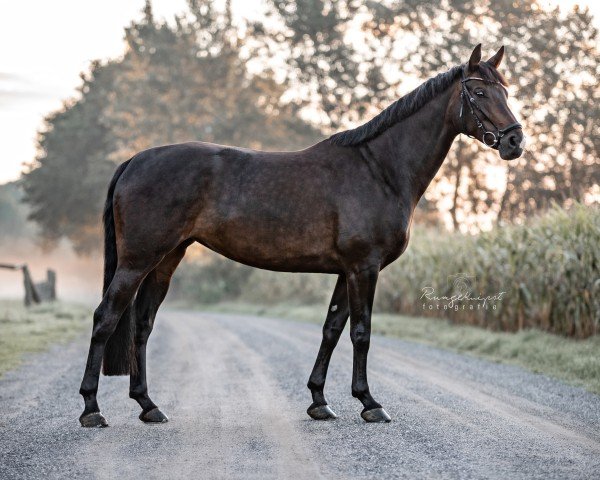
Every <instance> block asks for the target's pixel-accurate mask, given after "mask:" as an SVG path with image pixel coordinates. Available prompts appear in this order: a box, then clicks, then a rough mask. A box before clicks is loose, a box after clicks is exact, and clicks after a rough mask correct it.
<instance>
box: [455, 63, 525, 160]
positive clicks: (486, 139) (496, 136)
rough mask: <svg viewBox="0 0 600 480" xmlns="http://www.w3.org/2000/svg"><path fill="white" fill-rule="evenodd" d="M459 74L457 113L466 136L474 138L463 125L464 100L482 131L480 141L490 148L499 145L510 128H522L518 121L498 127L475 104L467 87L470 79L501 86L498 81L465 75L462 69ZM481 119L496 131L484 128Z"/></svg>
mask: <svg viewBox="0 0 600 480" xmlns="http://www.w3.org/2000/svg"><path fill="white" fill-rule="evenodd" d="M461 76H462V79H461V81H460V86H461V90H460V114H459V116H460V118H461V121H462V127H463V133H464V134H465V135H467V136H468V137H471V138H475V137H473V136H472V135H469V134H468V133H467V128H466V125H465V117H464V116H463V107H464V105H465V102H466V104H467V106H468V107H469V110H470V112H471V115H472V116H473V118H474V119H475V123H476V124H477V127H478V128H480V129H481V130H482V131H483V135H482V137H481V140H482V142H483V143H484V144H485V145H487V146H488V147H490V148H495V149H497V148H498V146H499V145H500V139H501V138H502V137H503V136H504V135H506V134H507V133H508V132H511V131H512V130H516V129H517V128H523V127H522V125H521V124H520V123H519V122H516V123H511V124H510V125H508V126H507V127H505V128H498V126H497V125H496V124H495V123H494V122H493V120H492V119H491V118H490V117H489V116H488V115H487V114H486V113H485V112H484V111H483V109H482V108H481V107H480V106H479V105H478V104H477V102H476V101H475V98H474V97H473V95H472V94H471V91H470V90H469V88H468V87H467V82H470V81H471V80H479V81H481V82H484V83H491V84H496V85H501V86H502V87H503V85H502V84H501V83H500V82H497V81H495V80H487V79H485V78H479V77H465V72H464V71H463V72H462V73H461ZM477 112H479V113H480V114H481V115H482V116H483V120H482V119H481V118H479V115H477ZM483 121H487V122H488V123H490V124H491V125H492V126H493V127H494V129H495V130H496V132H492V131H491V130H488V129H486V128H485V126H484V125H483Z"/></svg>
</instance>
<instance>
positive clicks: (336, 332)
mask: <svg viewBox="0 0 600 480" xmlns="http://www.w3.org/2000/svg"><path fill="white" fill-rule="evenodd" d="M341 333H342V329H341V328H339V327H324V328H323V342H325V344H326V345H328V346H335V345H336V343H337V341H338V339H339V338H340V335H341Z"/></svg>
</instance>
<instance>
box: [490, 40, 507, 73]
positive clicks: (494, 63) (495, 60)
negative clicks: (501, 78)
mask: <svg viewBox="0 0 600 480" xmlns="http://www.w3.org/2000/svg"><path fill="white" fill-rule="evenodd" d="M502 57H504V45H502V46H501V47H500V50H498V51H497V52H496V55H494V56H493V57H490V58H489V59H488V61H487V63H489V64H490V65H491V66H492V67H494V68H498V65H500V62H501V61H502Z"/></svg>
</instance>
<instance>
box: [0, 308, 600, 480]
mask: <svg viewBox="0 0 600 480" xmlns="http://www.w3.org/2000/svg"><path fill="white" fill-rule="evenodd" d="M319 339H320V329H319V328H318V327H317V326H315V325H311V324H302V323H295V322H290V321H277V320H270V319H264V318H256V317H242V316H233V315H216V314H201V313H196V312H187V313H184V312H177V311H167V312H166V313H162V314H159V319H158V322H157V327H156V331H155V333H153V335H152V337H151V339H150V352H149V385H150V394H151V396H152V398H153V399H154V400H155V402H157V403H158V404H159V405H160V406H161V408H162V409H163V411H165V413H167V415H169V417H170V422H169V423H168V424H164V425H158V426H149V425H144V424H142V422H140V421H139V420H138V419H137V415H138V413H139V411H138V407H137V404H135V402H133V401H132V400H130V399H128V398H127V389H128V380H127V379H126V378H124V377H118V378H107V377H103V378H102V379H101V383H100V396H99V400H100V406H101V408H102V411H103V413H104V414H105V416H106V417H107V419H108V421H109V423H110V424H111V427H110V428H107V429H101V430H94V429H92V430H88V429H83V428H80V427H79V426H78V422H77V417H78V415H79V413H80V410H81V408H82V401H81V399H80V397H79V395H78V394H77V390H78V386H79V382H80V380H81V374H82V371H83V366H84V361H85V354H86V351H87V348H86V344H85V343H86V340H87V336H86V337H85V338H80V339H79V340H78V341H76V342H74V343H72V344H70V345H68V346H66V347H64V346H63V347H55V348H54V349H52V350H51V351H50V352H48V353H46V354H42V355H38V356H34V357H31V361H30V362H29V364H28V365H25V366H23V367H22V368H20V369H19V370H18V371H15V372H12V373H11V374H9V375H7V376H6V377H5V378H4V379H3V380H0V407H1V412H2V416H1V417H0V438H1V441H0V458H1V461H0V478H1V479H14V478H27V479H32V478H33V479H35V478H44V479H49V478H75V477H79V478H82V477H86V478H107V479H108V478H111V479H112V478H119V479H120V480H125V479H129V478H131V479H133V478H140V477H141V476H143V477H144V478H145V479H150V478H181V477H186V478H240V479H241V478H244V479H247V478H256V479H265V478H278V479H279V478H294V479H296V478H311V479H312V478H319V477H323V478H411V479H412V478H502V479H507V478H544V479H548V478H567V477H568V478H593V477H594V476H597V475H598V472H599V471H600V397H598V396H595V395H592V394H590V393H586V392H585V391H583V390H581V389H578V388H573V387H569V386H566V385H564V384H562V383H559V382H556V381H554V380H551V379H548V378H546V377H543V376H541V375H534V374H531V373H528V372H525V371H523V370H521V369H519V368H516V367H510V366H503V365H497V364H493V363H488V362H485V361H481V360H477V359H473V358H470V357H465V356H461V355H457V354H453V353H449V352H445V351H442V350H437V349H434V348H430V347H425V346H421V345H416V344H412V343H408V342H403V341H400V340H396V339H389V338H382V337H375V338H374V339H373V341H372V344H371V355H370V358H369V371H370V383H371V390H372V392H373V393H374V396H375V397H376V398H377V399H378V400H379V401H380V402H381V403H383V404H384V406H385V407H386V409H387V410H388V412H389V413H390V414H391V415H392V419H393V421H392V423H390V424H387V425H381V424H365V423H364V422H363V421H362V419H361V418H360V416H359V413H360V410H361V407H360V404H359V402H358V401H356V400H354V399H353V398H352V397H351V396H350V378H351V346H350V341H349V339H348V338H347V335H346V334H345V335H344V337H343V338H342V340H341V341H340V345H339V346H338V349H337V350H336V352H335V354H334V356H333V359H332V365H331V368H330V375H329V380H328V384H327V395H328V399H329V402H330V404H331V405H332V407H333V409H334V410H335V411H336V413H337V414H338V415H339V418H338V419H337V420H335V421H332V422H324V423H323V422H315V421H312V420H311V419H310V418H309V417H308V416H307V415H306V414H305V410H306V407H307V406H308V405H309V403H310V395H309V392H308V390H307V389H306V387H305V383H306V380H307V378H308V375H309V373H310V369H311V367H312V363H313V361H314V357H315V355H316V352H317V349H318V345H319Z"/></svg>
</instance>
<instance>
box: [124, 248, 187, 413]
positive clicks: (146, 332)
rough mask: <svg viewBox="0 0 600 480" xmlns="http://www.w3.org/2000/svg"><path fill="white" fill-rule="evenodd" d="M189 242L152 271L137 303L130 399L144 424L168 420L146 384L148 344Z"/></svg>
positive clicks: (145, 281) (140, 291)
mask: <svg viewBox="0 0 600 480" xmlns="http://www.w3.org/2000/svg"><path fill="white" fill-rule="evenodd" d="M188 245H189V243H186V244H182V245H180V246H179V247H177V248H176V249H175V250H173V251H172V252H171V253H169V254H168V255H167V256H166V257H165V258H164V259H163V261H162V262H161V263H159V264H158V266H157V267H156V268H155V269H154V270H152V271H151V272H150V273H149V274H148V275H147V276H146V278H145V279H144V281H143V282H142V285H141V286H140V290H139V292H138V295H137V297H136V300H135V318H136V330H135V355H136V360H137V367H138V368H137V372H135V373H132V374H131V376H130V385H129V396H130V397H131V398H133V399H134V400H136V401H137V402H138V403H139V404H140V407H142V413H141V414H140V420H142V421H144V422H152V423H162V422H166V421H167V420H168V418H167V416H166V415H164V414H163V413H162V412H161V411H160V410H159V409H158V407H157V406H156V405H155V404H154V402H153V401H152V400H150V397H149V396H148V386H147V384H146V344H147V342H148V337H149V336H150V333H151V332H152V327H153V326H154V319H155V317H156V312H157V310H158V307H159V306H160V304H161V303H162V301H163V300H164V298H165V296H166V294H167V290H168V289H169V283H170V281H171V276H172V275H173V273H174V272H175V269H176V268H177V265H179V262H180V261H181V259H182V258H183V256H184V255H185V250H186V248H187V247H188Z"/></svg>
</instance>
